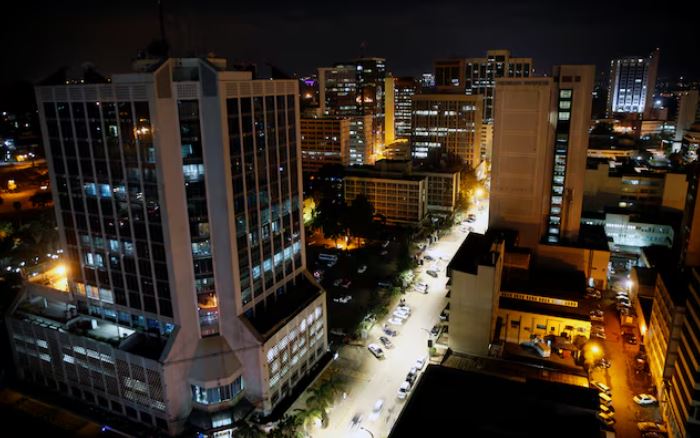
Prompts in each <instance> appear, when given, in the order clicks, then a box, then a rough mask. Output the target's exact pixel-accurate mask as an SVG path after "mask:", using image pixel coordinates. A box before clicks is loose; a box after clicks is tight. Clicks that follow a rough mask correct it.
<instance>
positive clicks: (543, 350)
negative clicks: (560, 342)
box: [520, 336, 552, 357]
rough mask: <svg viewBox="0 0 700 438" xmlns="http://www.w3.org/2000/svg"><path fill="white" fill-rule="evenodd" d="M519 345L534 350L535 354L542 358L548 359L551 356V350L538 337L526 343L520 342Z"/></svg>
mask: <svg viewBox="0 0 700 438" xmlns="http://www.w3.org/2000/svg"><path fill="white" fill-rule="evenodd" d="M520 345H522V346H524V347H531V348H534V349H535V351H536V352H537V354H539V355H540V356H542V357H550V356H551V355H552V348H551V347H550V346H549V344H547V343H546V342H545V341H544V340H543V339H542V338H540V337H538V336H535V337H534V338H532V339H530V340H529V341H527V342H522V343H521V344H520Z"/></svg>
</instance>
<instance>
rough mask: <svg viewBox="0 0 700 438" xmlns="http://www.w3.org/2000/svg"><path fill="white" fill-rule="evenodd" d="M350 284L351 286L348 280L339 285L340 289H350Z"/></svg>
mask: <svg viewBox="0 0 700 438" xmlns="http://www.w3.org/2000/svg"><path fill="white" fill-rule="evenodd" d="M351 284H352V281H350V279H349V278H348V279H347V280H345V281H344V282H342V283H340V287H342V288H345V289H347V288H349V287H350V285H351Z"/></svg>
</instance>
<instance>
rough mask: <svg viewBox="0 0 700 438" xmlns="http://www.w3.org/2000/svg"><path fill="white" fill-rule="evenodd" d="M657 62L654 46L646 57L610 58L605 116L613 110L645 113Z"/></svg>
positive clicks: (652, 87)
mask: <svg viewBox="0 0 700 438" xmlns="http://www.w3.org/2000/svg"><path fill="white" fill-rule="evenodd" d="M658 66H659V50H658V49H656V50H654V51H653V52H652V53H651V54H650V55H649V56H647V57H641V56H628V57H624V58H619V59H613V60H612V61H610V85H609V88H608V117H612V115H613V114H614V113H639V114H644V117H645V118H648V117H649V114H650V110H651V108H652V103H653V97H654V89H655V87H656V73H657V69H658Z"/></svg>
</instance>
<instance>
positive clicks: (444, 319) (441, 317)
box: [440, 310, 448, 321]
mask: <svg viewBox="0 0 700 438" xmlns="http://www.w3.org/2000/svg"><path fill="white" fill-rule="evenodd" d="M447 316H448V315H447V312H446V311H445V310H443V311H442V312H440V321H447Z"/></svg>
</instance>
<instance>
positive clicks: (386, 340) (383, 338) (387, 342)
mask: <svg viewBox="0 0 700 438" xmlns="http://www.w3.org/2000/svg"><path fill="white" fill-rule="evenodd" d="M379 342H381V343H382V345H383V346H384V348H394V344H392V343H391V341H390V340H389V338H387V337H386V336H380V337H379Z"/></svg>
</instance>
